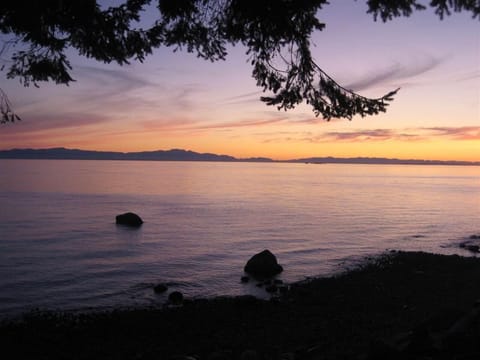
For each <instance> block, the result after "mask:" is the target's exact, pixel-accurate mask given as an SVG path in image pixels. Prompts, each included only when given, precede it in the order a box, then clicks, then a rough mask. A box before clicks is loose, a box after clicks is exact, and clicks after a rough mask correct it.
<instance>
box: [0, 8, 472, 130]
mask: <svg viewBox="0 0 480 360" xmlns="http://www.w3.org/2000/svg"><path fill="white" fill-rule="evenodd" d="M327 3H328V2H327V0H125V1H124V2H123V4H122V5H120V6H115V7H110V8H106V9H105V8H102V7H101V6H100V5H99V4H98V3H97V1H95V0H83V1H78V0H14V1H11V0H3V1H1V2H0V32H1V33H2V34H3V38H4V46H3V48H1V49H0V55H6V56H7V57H8V58H9V59H8V60H7V61H5V64H4V65H3V66H2V68H1V70H2V71H6V75H7V78H19V80H20V82H21V83H22V84H23V85H25V86H29V85H30V84H33V85H34V86H38V84H39V83H40V82H42V81H53V82H55V83H57V84H68V83H70V82H72V81H74V79H73V78H72V77H71V75H70V71H71V70H72V67H71V65H70V62H69V60H68V58H67V56H66V54H65V52H66V50H67V49H69V48H74V49H76V50H77V51H78V52H79V54H80V55H82V56H85V57H87V58H93V59H95V60H98V61H102V62H105V63H110V62H116V63H118V64H120V65H123V64H128V63H129V61H132V60H138V61H142V60H144V59H145V57H146V56H148V55H149V54H151V53H152V52H153V51H154V49H155V48H159V47H162V46H167V47H173V50H174V51H176V50H186V51H188V52H193V53H196V54H197V55H198V56H199V57H201V58H204V59H206V60H210V61H218V60H224V59H225V58H226V56H227V46H228V45H229V44H242V45H243V46H244V47H245V48H246V54H247V57H248V61H249V62H250V64H251V66H252V68H253V70H252V76H253V77H254V78H255V79H256V81H257V85H258V86H260V87H261V88H262V89H263V91H264V92H265V91H268V92H270V93H271V96H265V97H262V98H261V100H262V101H264V102H265V103H266V104H268V105H275V106H277V107H278V109H284V110H288V109H291V108H294V107H295V106H296V105H298V104H299V103H301V102H302V101H305V102H306V103H307V104H310V105H311V107H312V109H313V111H314V113H315V115H316V116H319V115H321V116H323V117H324V118H325V119H326V120H330V119H331V118H348V119H351V118H352V117H353V116H354V115H361V116H366V115H373V114H378V113H379V112H385V111H386V107H387V106H388V102H389V101H391V100H392V99H393V96H394V95H395V93H396V92H397V90H398V89H397V90H394V91H392V92H390V93H388V94H386V95H384V96H382V97H380V98H377V99H369V98H366V97H363V96H361V95H359V94H356V93H355V92H353V91H352V90H349V89H346V88H344V87H342V86H340V85H339V84H338V83H337V82H336V81H335V80H334V79H332V78H331V77H330V76H328V74H327V73H325V71H323V70H322V68H321V67H319V66H318V65H317V64H316V63H315V61H314V59H313V58H312V55H311V52H310V36H311V34H312V33H313V32H314V31H316V30H319V31H321V30H322V29H323V28H324V27H325V24H323V23H321V22H320V21H319V20H318V18H317V13H318V12H319V11H320V10H321V9H322V7H323V6H324V5H326V4H327ZM367 4H368V13H371V14H372V15H373V17H374V19H375V20H376V19H377V18H381V19H382V20H383V21H387V20H391V19H392V18H394V17H399V16H409V15H410V14H411V13H412V12H414V11H419V10H423V9H425V8H426V6H425V5H422V4H420V3H419V1H416V0H368V1H367ZM429 6H430V7H432V8H433V9H434V10H435V12H436V13H437V14H438V16H439V17H440V18H443V17H444V16H445V15H450V14H451V12H454V11H467V12H470V13H471V14H472V16H473V18H477V19H478V18H480V0H432V1H431V2H430V4H429ZM145 11H157V12H158V16H157V20H156V21H155V22H154V23H153V24H151V25H150V26H148V27H141V26H140V24H141V20H142V15H144V14H145V13H144V12H145ZM5 39H6V40H5ZM0 100H1V101H0V114H1V118H0V122H10V121H14V120H16V119H18V116H16V114H15V113H14V112H13V110H12V107H11V105H10V103H9V101H8V99H7V97H6V95H5V93H4V92H3V91H0Z"/></svg>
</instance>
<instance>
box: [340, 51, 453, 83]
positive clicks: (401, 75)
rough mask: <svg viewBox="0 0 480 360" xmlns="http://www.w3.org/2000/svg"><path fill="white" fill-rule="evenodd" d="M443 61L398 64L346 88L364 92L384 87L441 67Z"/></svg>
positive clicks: (431, 58) (426, 59) (425, 60)
mask: <svg viewBox="0 0 480 360" xmlns="http://www.w3.org/2000/svg"><path fill="white" fill-rule="evenodd" d="M443 61H444V59H440V58H435V57H428V58H425V59H423V60H422V61H419V62H416V63H414V64H407V65H405V64H400V63H398V62H396V63H394V64H392V65H391V66H390V67H388V68H385V69H383V70H375V72H373V73H371V74H369V75H367V76H365V77H363V78H361V79H358V80H356V81H354V82H352V83H349V84H347V85H345V88H347V89H352V90H353V91H362V90H366V89H369V88H372V87H375V86H377V85H383V84H385V83H387V82H391V81H396V82H398V81H399V80H404V79H408V78H412V77H415V76H418V75H421V74H423V73H426V72H428V71H430V70H432V69H434V68H435V67H437V66H438V65H440V64H441V63H442V62H443Z"/></svg>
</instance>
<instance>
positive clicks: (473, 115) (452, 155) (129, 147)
mask: <svg viewBox="0 0 480 360" xmlns="http://www.w3.org/2000/svg"><path fill="white" fill-rule="evenodd" d="M321 15H322V21H325V22H326V23H327V27H326V29H325V30H324V31H322V32H317V33H315V34H313V35H312V43H315V44H317V45H316V46H312V56H313V57H314V59H315V60H316V61H318V63H319V65H321V66H322V69H324V70H325V71H327V73H328V74H329V75H331V76H333V78H335V80H337V81H338V82H339V83H340V84H341V85H342V86H344V87H345V88H348V89H350V88H351V89H353V90H355V91H356V92H358V93H359V94H361V95H364V96H370V97H374V98H377V97H380V96H382V95H384V94H386V93H387V92H389V91H391V90H393V89H396V88H398V87H400V88H401V90H400V91H399V93H398V94H397V95H396V96H395V100H394V101H393V102H392V103H391V104H390V106H389V108H388V110H387V112H386V113H382V114H379V115H377V116H368V117H366V118H363V119H362V118H358V117H356V118H354V119H353V120H352V121H348V120H332V121H330V122H325V121H323V120H322V119H319V118H315V116H314V114H313V113H312V110H311V108H309V107H308V106H307V105H305V104H301V105H299V106H298V107H297V108H295V109H293V110H290V111H287V112H284V111H277V109H276V108H275V107H268V106H266V105H265V104H264V103H262V102H261V101H260V100H259V98H260V96H262V95H264V94H262V91H261V88H258V87H257V86H256V84H255V80H253V79H252V77H251V71H252V69H251V67H250V65H249V63H248V62H247V59H248V56H246V55H245V49H244V48H242V47H241V46H238V47H232V48H231V49H229V55H228V57H227V61H225V62H215V63H210V62H208V61H203V60H201V59H198V58H196V57H195V56H194V55H192V54H188V53H185V52H181V51H179V52H176V53H172V51H171V49H168V48H163V49H159V50H158V51H156V52H155V53H154V54H152V55H151V56H150V57H148V58H147V59H146V60H145V62H144V63H142V64H138V63H132V64H131V65H127V66H116V65H114V64H101V63H97V62H94V61H90V60H87V59H85V58H82V57H72V59H71V60H72V65H73V69H74V71H73V77H74V78H75V79H76V80H77V81H76V82H75V83H72V84H71V85H70V86H69V87H64V86H56V85H55V84H51V83H47V84H41V88H40V89H38V88H35V87H28V88H25V87H23V86H21V85H20V84H19V83H18V82H17V81H14V80H11V79H5V81H3V82H2V85H1V87H2V90H3V91H5V93H7V94H8V96H9V98H10V100H11V101H12V103H13V106H14V109H15V111H16V112H18V114H19V115H20V116H21V117H22V121H20V122H18V123H14V124H2V125H0V149H4V150H5V149H12V148H53V147H65V148H70V149H72V148H76V149H83V150H98V151H121V152H133V151H154V150H169V149H173V148H177V149H185V150H192V151H196V152H200V153H204V152H210V153H215V154H225V155H231V156H235V157H237V158H248V157H268V158H272V159H276V160H287V159H298V158H309V157H327V156H332V157H382V158H398V159H425V160H458V161H480V93H479V91H480V88H479V86H478V79H479V76H480V68H479V65H478V64H479V63H480V58H479V53H478V49H479V47H478V45H479V42H478V28H477V26H478V23H477V22H476V21H475V20H472V19H471V18H470V17H469V16H468V14H452V16H450V17H448V18H446V19H444V20H443V21H440V20H439V19H438V16H435V15H434V14H433V13H432V14H428V12H427V11H425V12H423V13H422V14H417V15H418V16H415V17H411V18H402V19H396V20H395V21H392V22H387V23H381V22H380V23H379V22H374V21H373V20H372V19H371V17H369V16H368V15H365V2H363V3H362V2H353V3H348V4H347V3H346V2H341V1H338V2H332V4H330V5H329V6H326V7H325V9H324V10H323V9H322V14H321ZM346 24H348V26H346ZM364 39H368V41H363V40H364ZM360 40H362V41H360ZM326 54H335V56H327V55H326Z"/></svg>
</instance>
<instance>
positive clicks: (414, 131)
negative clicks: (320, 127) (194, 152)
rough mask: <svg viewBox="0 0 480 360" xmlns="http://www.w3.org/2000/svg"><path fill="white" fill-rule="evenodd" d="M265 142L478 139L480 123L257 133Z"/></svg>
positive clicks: (479, 137)
mask: <svg viewBox="0 0 480 360" xmlns="http://www.w3.org/2000/svg"><path fill="white" fill-rule="evenodd" d="M257 135H258V136H262V137H264V140H263V142H264V143H279V142H307V143H330V142H337V143H338V142H340V143H362V142H385V141H400V142H420V141H430V140H435V139H443V140H454V141H468V140H480V126H464V127H432V128H423V127H419V128H405V129H371V130H370V129H368V130H365V129H360V130H355V131H329V132H325V133H320V134H312V133H310V132H305V133H295V132H291V133H281V132H278V133H273V132H272V133H263V134H262V133H259V134H257Z"/></svg>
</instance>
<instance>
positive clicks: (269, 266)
mask: <svg viewBox="0 0 480 360" xmlns="http://www.w3.org/2000/svg"><path fill="white" fill-rule="evenodd" d="M244 270H245V272H246V273H248V274H250V275H252V276H254V277H256V278H268V277H272V276H275V275H277V274H279V273H281V272H282V271H283V267H282V266H281V265H279V264H278V262H277V258H276V257H275V255H273V254H272V253H271V252H270V251H269V250H263V251H262V252H260V253H258V254H255V255H253V256H252V257H251V258H250V260H248V262H247V264H246V265H245V267H244Z"/></svg>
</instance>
